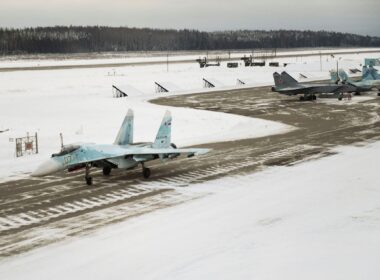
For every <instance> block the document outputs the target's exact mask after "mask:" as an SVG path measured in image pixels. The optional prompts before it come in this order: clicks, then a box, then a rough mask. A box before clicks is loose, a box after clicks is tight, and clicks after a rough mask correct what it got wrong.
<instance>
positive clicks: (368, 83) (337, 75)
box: [330, 66, 380, 96]
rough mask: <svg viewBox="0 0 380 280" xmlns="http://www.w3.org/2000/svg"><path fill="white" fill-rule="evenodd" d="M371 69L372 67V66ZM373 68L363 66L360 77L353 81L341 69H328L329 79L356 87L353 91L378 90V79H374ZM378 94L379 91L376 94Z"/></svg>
mask: <svg viewBox="0 0 380 280" xmlns="http://www.w3.org/2000/svg"><path fill="white" fill-rule="evenodd" d="M372 69H373V68H372ZM373 72H374V70H371V69H368V68H367V67H365V66H364V67H363V72H362V79H360V80H358V81H353V80H352V79H351V78H350V77H349V76H348V75H347V73H346V72H345V71H344V70H343V69H339V70H338V72H337V71H336V70H332V71H330V77H331V81H332V82H335V83H339V82H341V83H342V84H349V85H351V86H354V87H355V88H356V91H355V93H356V94H360V93H362V92H367V91H371V90H372V89H373V88H377V89H379V90H380V80H376V79H375V75H376V72H374V73H373ZM378 95H379V96H380V93H379V94H378Z"/></svg>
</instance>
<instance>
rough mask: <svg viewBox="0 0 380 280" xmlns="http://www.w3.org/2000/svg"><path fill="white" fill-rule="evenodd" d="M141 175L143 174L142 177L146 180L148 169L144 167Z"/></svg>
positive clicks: (148, 175) (148, 173) (148, 174)
mask: <svg viewBox="0 0 380 280" xmlns="http://www.w3.org/2000/svg"><path fill="white" fill-rule="evenodd" d="M142 173H143V177H144V178H145V179H148V178H149V177H150V169H149V168H146V167H144V168H143V172H142Z"/></svg>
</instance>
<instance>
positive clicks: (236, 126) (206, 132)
mask: <svg viewBox="0 0 380 280" xmlns="http://www.w3.org/2000/svg"><path fill="white" fill-rule="evenodd" d="M347 51H350V50H347ZM296 53H297V54H299V56H297V57H292V58H281V59H279V61H283V62H287V63H290V64H289V65H288V66H287V67H286V68H284V67H278V68H273V67H268V66H266V67H243V66H240V67H239V68H237V69H230V68H227V67H226V65H225V63H223V64H222V66H221V67H209V68H205V69H200V68H199V66H198V64H197V63H195V62H194V63H193V64H189V63H182V64H181V63H179V64H172V65H169V71H167V68H166V65H165V64H161V65H146V66H126V67H118V68H112V67H101V68H90V69H63V70H42V71H16V72H3V73H1V75H0V131H2V130H7V129H9V131H7V132H4V133H0V178H1V179H0V180H4V179H8V178H9V177H10V176H13V177H14V178H18V177H19V176H24V175H25V173H28V172H31V171H32V170H33V169H34V168H35V166H37V165H38V164H39V163H41V161H43V160H44V159H46V158H47V157H48V156H49V155H50V154H52V153H54V152H57V150H58V149H59V147H60V142H59V141H60V140H59V133H61V132H62V133H63V135H64V142H65V143H70V142H96V143H112V142H113V140H114V138H115V136H116V134H117V131H118V129H119V127H120V124H121V122H122V119H123V117H124V114H125V113H126V111H127V109H128V108H132V109H134V110H135V121H136V125H135V140H136V141H152V140H153V139H154V137H155V133H156V130H157V128H158V126H159V123H160V119H161V116H162V115H163V114H164V112H165V110H166V109H168V108H165V107H158V106H156V105H151V104H149V103H148V102H147V100H149V99H152V98H155V97H159V96H165V95H168V93H155V86H154V82H159V83H162V84H165V85H171V87H172V88H175V91H174V92H172V93H169V94H186V93H192V92H207V91H210V90H223V89H236V88H244V87H252V86H258V85H270V84H272V83H273V78H272V74H273V72H274V71H282V70H287V71H289V73H290V74H292V75H293V76H294V77H296V78H299V77H300V76H299V73H302V74H304V75H306V76H307V77H308V79H304V78H303V79H300V81H306V80H318V79H327V78H328V77H329V75H328V71H329V70H330V69H332V68H334V67H335V64H336V59H340V65H341V67H343V68H346V69H347V68H355V67H359V68H360V63H362V62H363V59H364V57H368V56H371V57H379V56H380V53H374V54H363V53H355V54H341V55H340V56H339V58H332V57H331V56H327V55H326V56H322V69H321V68H320V67H321V64H320V62H321V61H320V58H319V56H305V57H303V56H302V52H296ZM309 53H310V51H309ZM133 59H137V60H138V59H139V58H133ZM144 59H145V58H144ZM146 59H148V58H146ZM149 59H150V60H151V61H154V60H155V59H158V58H154V57H153V58H149ZM82 62H83V61H82ZM82 62H81V61H80V60H79V61H76V63H78V64H80V63H82ZM7 63H10V65H17V66H28V65H29V64H30V63H39V62H38V60H27V61H26V60H20V61H16V62H15V61H11V60H9V61H8V60H3V61H1V63H0V66H4V65H7ZM23 63H24V64H23ZM60 63H61V62H60V61H55V65H57V64H60ZM321 70H322V71H321ZM202 78H206V79H209V80H212V81H215V83H217V84H219V85H220V86H219V87H217V88H214V89H204V88H203V84H202ZM237 79H240V80H242V81H245V82H246V86H237V85H236V81H237ZM112 85H116V86H118V87H119V88H120V89H122V90H125V91H126V92H127V94H129V95H130V96H128V97H127V98H124V99H119V98H117V99H116V98H112ZM170 110H171V111H172V114H173V118H174V123H173V124H174V127H173V142H175V143H176V144H177V145H180V146H184V145H196V144H201V143H210V142H221V141H230V140H236V139H244V138H253V137H261V136H265V135H270V134H276V133H284V132H286V131H289V129H292V128H291V127H289V126H285V125H283V124H279V123H274V122H268V121H264V120H259V119H252V118H246V117H241V116H232V115H227V114H224V113H216V112H205V111H194V110H191V109H184V108H172V109H170ZM27 132H29V133H30V134H31V135H33V134H34V133H35V132H37V133H38V135H39V144H40V154H39V155H33V156H27V157H23V158H15V143H14V142H11V140H12V139H13V140H14V138H16V137H24V136H26V134H27Z"/></svg>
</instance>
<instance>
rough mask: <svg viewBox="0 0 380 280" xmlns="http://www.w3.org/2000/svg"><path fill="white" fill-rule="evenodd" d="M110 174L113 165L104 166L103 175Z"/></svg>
mask: <svg viewBox="0 0 380 280" xmlns="http://www.w3.org/2000/svg"><path fill="white" fill-rule="evenodd" d="M110 174H111V167H109V166H105V167H103V175H104V176H109V175H110Z"/></svg>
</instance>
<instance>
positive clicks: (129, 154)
mask: <svg viewBox="0 0 380 280" xmlns="http://www.w3.org/2000/svg"><path fill="white" fill-rule="evenodd" d="M171 125H172V117H171V114H170V112H169V111H167V112H166V113H165V116H164V118H163V120H162V123H161V126H160V128H159V130H158V133H157V136H156V140H155V141H154V143H150V142H149V143H133V111H132V110H128V113H127V115H126V117H125V119H124V121H123V124H122V126H121V128H120V131H119V133H118V135H117V137H116V140H115V142H114V143H113V144H111V145H97V144H73V145H67V146H63V147H62V149H61V151H60V152H59V153H57V154H53V155H52V156H51V158H50V159H49V160H48V161H47V162H45V163H43V164H41V166H39V167H38V168H37V170H35V171H34V172H33V173H32V176H35V177H40V176H46V175H50V174H52V173H55V172H58V171H62V170H68V171H69V172H71V171H75V170H79V169H82V168H83V169H85V180H86V183H87V185H92V177H91V176H90V168H91V167H98V168H103V174H104V175H105V176H108V175H110V173H111V170H112V169H114V168H122V169H132V168H135V167H137V166H138V165H139V164H141V166H142V174H143V176H144V178H149V176H150V169H149V168H147V167H145V165H144V163H145V162H147V161H151V160H155V159H161V160H167V159H174V158H176V157H178V156H180V155H181V154H185V155H187V157H192V156H194V155H200V154H204V153H207V152H208V151H209V149H198V148H190V149H177V147H176V145H174V144H173V143H171Z"/></svg>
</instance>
